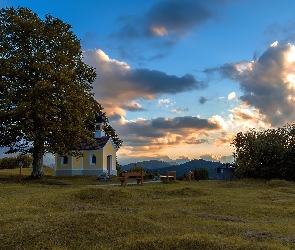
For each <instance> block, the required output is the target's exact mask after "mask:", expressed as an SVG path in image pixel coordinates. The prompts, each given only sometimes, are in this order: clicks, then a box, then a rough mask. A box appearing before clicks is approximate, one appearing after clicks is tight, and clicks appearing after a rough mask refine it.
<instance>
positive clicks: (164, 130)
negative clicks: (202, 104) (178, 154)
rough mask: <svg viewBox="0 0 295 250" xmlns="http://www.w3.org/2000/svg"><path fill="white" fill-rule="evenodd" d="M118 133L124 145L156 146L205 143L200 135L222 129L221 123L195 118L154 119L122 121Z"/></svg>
mask: <svg viewBox="0 0 295 250" xmlns="http://www.w3.org/2000/svg"><path fill="white" fill-rule="evenodd" d="M117 127H118V129H117V132H118V134H120V135H122V140H123V141H124V145H127V146H130V145H135V144H136V145H142V146H144V145H145V146H155V145H167V144H176V145H177V144H180V143H186V144H187V143H189V144H190V143H193V144H199V143H204V142H205V140H202V139H203V138H201V139H200V138H199V136H200V135H203V136H206V135H208V134H209V133H212V132H214V131H216V130H219V129H221V127H222V126H221V125H220V124H219V121H217V120H214V119H208V120H207V119H200V118H197V117H193V116H185V117H175V118H164V117H159V118H154V119H151V120H146V119H142V118H140V119H137V120H135V121H125V120H122V121H121V123H120V124H118V126H117Z"/></svg>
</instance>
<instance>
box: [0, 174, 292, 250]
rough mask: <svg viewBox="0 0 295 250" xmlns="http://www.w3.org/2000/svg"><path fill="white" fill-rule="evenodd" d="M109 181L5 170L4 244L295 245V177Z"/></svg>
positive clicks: (0, 190)
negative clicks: (23, 177) (21, 177)
mask: <svg viewBox="0 0 295 250" xmlns="http://www.w3.org/2000/svg"><path fill="white" fill-rule="evenodd" d="M29 174H30V170H29V169H25V170H24V175H29ZM102 183H118V184H119V181H118V180H117V179H116V178H114V179H113V181H111V182H98V181H97V180H96V178H95V177H54V176H53V172H52V170H50V169H46V170H45V176H44V178H43V179H42V180H40V181H25V180H23V181H22V182H21V183H19V179H18V170H0V211H1V217H0V249H8V250H10V249H56V250H60V249H210V250H211V249H295V223H294V218H295V184H294V183H293V182H286V181H281V180H273V181H268V182H264V181H253V180H239V181H232V182H222V181H198V182H197V181H194V182H185V181H177V182H175V183H152V184H146V185H144V186H136V185H128V186H126V187H125V186H124V187H122V186H96V185H97V184H102Z"/></svg>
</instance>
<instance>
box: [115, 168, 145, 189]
mask: <svg viewBox="0 0 295 250" xmlns="http://www.w3.org/2000/svg"><path fill="white" fill-rule="evenodd" d="M121 176H122V177H121V178H119V180H120V181H121V185H122V186H123V185H125V186H126V185H127V179H128V178H129V177H136V183H137V185H139V184H140V185H143V177H144V176H145V172H143V171H141V172H130V173H125V172H123V173H122V174H121Z"/></svg>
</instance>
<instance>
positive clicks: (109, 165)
mask: <svg viewBox="0 0 295 250" xmlns="http://www.w3.org/2000/svg"><path fill="white" fill-rule="evenodd" d="M111 163H112V156H111V155H108V156H107V169H108V175H111Z"/></svg>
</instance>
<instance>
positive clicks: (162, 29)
mask: <svg viewBox="0 0 295 250" xmlns="http://www.w3.org/2000/svg"><path fill="white" fill-rule="evenodd" d="M222 4H224V1H219V0H208V1H200V0H182V1H178V0H165V1H159V2H157V3H155V4H154V5H152V6H151V7H150V8H149V9H148V10H147V11H145V12H143V13H139V14H137V15H128V16H122V17H120V18H118V20H117V27H119V28H118V29H117V30H116V31H115V32H113V33H112V34H111V35H110V37H111V38H112V39H116V40H117V42H119V43H120V44H121V45H120V46H119V47H118V48H119V51H120V53H121V56H122V57H123V58H129V59H134V60H153V59H155V58H161V57H162V56H165V55H166V54H167V53H168V51H169V49H170V48H171V47H173V46H174V45H175V44H176V43H177V42H178V41H179V40H180V39H181V38H182V37H184V36H186V35H188V34H190V33H191V32H192V31H193V30H194V29H196V28H197V27H199V26H201V25H203V24H204V23H206V22H207V21H208V20H210V19H213V18H215V17H216V16H217V15H218V14H217V12H218V11H220V6H221V5H222ZM142 42H144V46H145V48H146V47H148V48H149V50H148V51H149V52H150V51H151V49H154V54H155V55H153V56H149V58H147V57H146V56H142V54H145V51H146V50H143V49H142V47H141V46H142V45H140V43H142ZM131 46H132V50H131V49H130V47H131ZM130 51H132V52H133V53H130ZM138 55H141V56H138Z"/></svg>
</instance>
